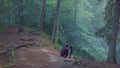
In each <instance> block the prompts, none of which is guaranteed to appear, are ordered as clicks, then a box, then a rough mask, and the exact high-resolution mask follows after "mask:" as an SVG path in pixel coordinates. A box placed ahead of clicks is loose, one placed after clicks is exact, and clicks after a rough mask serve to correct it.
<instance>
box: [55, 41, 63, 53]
mask: <svg viewBox="0 0 120 68" xmlns="http://www.w3.org/2000/svg"><path fill="white" fill-rule="evenodd" d="M54 47H55V49H56V50H58V51H60V50H61V48H62V47H61V45H60V44H59V43H58V42H54Z"/></svg>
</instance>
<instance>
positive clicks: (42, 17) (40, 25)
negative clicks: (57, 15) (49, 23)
mask: <svg viewBox="0 0 120 68" xmlns="http://www.w3.org/2000/svg"><path fill="white" fill-rule="evenodd" d="M45 8H46V0H42V10H41V15H40V23H38V30H39V31H41V32H44V29H45Z"/></svg>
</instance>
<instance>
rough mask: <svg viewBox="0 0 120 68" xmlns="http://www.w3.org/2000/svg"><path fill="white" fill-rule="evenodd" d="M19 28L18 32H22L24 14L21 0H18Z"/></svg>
mask: <svg viewBox="0 0 120 68" xmlns="http://www.w3.org/2000/svg"><path fill="white" fill-rule="evenodd" d="M18 11H19V24H20V26H19V29H18V32H23V31H24V28H23V25H24V16H23V11H24V6H23V0H19V10H18Z"/></svg>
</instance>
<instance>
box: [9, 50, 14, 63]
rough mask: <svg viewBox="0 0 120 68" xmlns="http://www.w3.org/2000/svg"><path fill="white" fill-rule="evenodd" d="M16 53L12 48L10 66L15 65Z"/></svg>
mask: <svg viewBox="0 0 120 68" xmlns="http://www.w3.org/2000/svg"><path fill="white" fill-rule="evenodd" d="M14 54H15V51H14V49H13V48H11V53H10V57H9V65H13V64H14V59H15V55H14Z"/></svg>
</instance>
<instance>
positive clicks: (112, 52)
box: [107, 0, 120, 63]
mask: <svg viewBox="0 0 120 68" xmlns="http://www.w3.org/2000/svg"><path fill="white" fill-rule="evenodd" d="M119 15H120V0H116V1H115V6H114V10H113V16H112V33H111V40H110V47H109V53H108V58H107V62H110V63H117V61H116V43H117V34H118V24H119Z"/></svg>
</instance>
